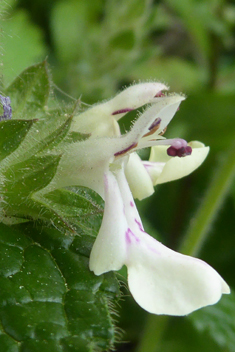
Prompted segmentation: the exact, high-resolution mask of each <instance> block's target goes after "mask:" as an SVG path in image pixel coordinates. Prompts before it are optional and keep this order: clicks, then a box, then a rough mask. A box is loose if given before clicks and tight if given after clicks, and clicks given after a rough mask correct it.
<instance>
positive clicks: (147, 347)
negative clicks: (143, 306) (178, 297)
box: [136, 314, 169, 352]
mask: <svg viewBox="0 0 235 352" xmlns="http://www.w3.org/2000/svg"><path fill="white" fill-rule="evenodd" d="M168 320H169V317H168V316H167V315H153V314H148V316H147V319H146V323H145V327H144V331H143V335H142V339H141V341H140V344H139V346H138V348H137V351H136V352H157V349H158V347H159V345H158V343H159V341H161V338H162V335H163V333H164V331H165V329H166V326H167V323H168Z"/></svg>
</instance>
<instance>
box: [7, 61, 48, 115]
mask: <svg viewBox="0 0 235 352" xmlns="http://www.w3.org/2000/svg"><path fill="white" fill-rule="evenodd" d="M49 92H50V81H49V75H48V69H47V64H46V61H43V62H42V63H39V64H36V65H33V66H30V67H29V68H27V69H26V70H25V71H23V72H22V73H21V74H20V75H19V76H18V77H17V78H16V79H15V80H14V81H13V82H12V84H11V85H10V86H9V87H8V88H7V89H6V92H5V94H6V95H8V96H9V97H10V99H11V102H12V115H13V118H17V119H19V118H22V119H25V118H28V119H32V118H35V117H36V115H37V113H38V111H39V110H42V109H43V108H44V106H45V105H46V103H47V100H48V98H49Z"/></svg>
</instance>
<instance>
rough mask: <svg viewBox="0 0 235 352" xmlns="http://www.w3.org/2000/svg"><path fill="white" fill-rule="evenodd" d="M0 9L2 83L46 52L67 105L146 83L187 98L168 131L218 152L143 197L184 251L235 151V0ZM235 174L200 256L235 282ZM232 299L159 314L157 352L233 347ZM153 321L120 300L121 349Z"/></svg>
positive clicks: (164, 236)
mask: <svg viewBox="0 0 235 352" xmlns="http://www.w3.org/2000/svg"><path fill="white" fill-rule="evenodd" d="M0 7H1V17H2V21H1V31H2V32H1V54H2V60H1V61H2V81H1V84H2V86H7V85H8V84H9V83H10V82H11V80H12V79H13V78H14V77H15V76H17V75H18V74H20V72H21V71H22V70H23V69H25V68H26V67H27V66H29V65H31V64H34V63H36V62H39V61H40V60H43V59H45V58H46V57H47V60H48V62H49V64H50V70H51V75H52V77H53V81H54V82H55V84H56V86H58V87H59V88H60V89H61V90H63V91H65V92H66V94H68V95H69V96H71V98H69V97H68V96H66V95H65V94H62V93H61V92H60V90H58V89H56V87H55V92H56V96H57V99H63V100H65V101H68V102H70V101H71V100H72V98H76V99H77V98H79V97H81V99H82V101H83V102H85V103H88V104H92V103H94V102H97V101H99V100H102V99H107V98H110V97H111V96H113V95H114V94H115V93H116V92H117V91H119V90H120V89H121V88H122V87H123V86H126V85H129V84H131V83H132V82H134V81H135V82H138V81H139V80H141V81H148V80H155V81H161V82H165V83H167V84H168V85H169V86H170V88H171V91H176V92H183V93H185V94H186V95H187V100H186V101H185V102H184V103H183V104H182V105H181V108H180V111H179V112H178V113H177V116H176V117H175V119H174V120H173V121H172V123H171V125H170V126H169V127H168V131H167V133H166V137H169V138H171V137H181V138H185V139H187V140H195V139H197V140H200V141H202V142H204V143H205V144H206V145H209V146H210V148H211V150H210V154H209V156H208V158H207V160H206V161H205V163H204V164H203V165H202V166H201V167H200V169H199V170H197V171H196V172H195V173H193V174H192V175H190V176H189V177H187V178H185V179H183V180H179V181H174V182H172V183H169V184H165V185H161V186H158V187H157V189H156V192H155V195H154V196H152V197H150V198H149V199H147V200H144V201H142V202H138V207H139V209H140V211H141V215H142V217H143V219H144V223H145V227H146V229H147V230H148V231H149V233H150V234H151V235H153V236H155V237H157V238H160V239H161V241H162V242H163V243H165V244H166V245H168V246H170V247H171V248H173V249H177V248H178V247H179V245H180V243H181V241H182V239H183V236H184V234H185V233H187V229H188V227H189V225H190V224H192V221H193V219H194V218H195V215H196V214H197V209H198V208H200V206H201V205H202V206H203V204H204V203H203V202H204V200H205V198H204V197H205V194H206V192H207V189H208V187H210V184H211V182H212V181H213V179H215V178H216V177H217V174H218V173H219V172H221V168H223V162H224V160H226V158H228V153H229V150H233V149H234V140H235V3H234V1H232V0H231V1H223V0H180V1H177V0H175V1H174V0H162V1H157V0H155V1H154V0H91V1H84V0H33V1H32V0H18V1H17V0H8V1H1V2H0ZM123 123H124V122H121V124H123ZM231 148H233V149H231ZM231 155H233V156H234V155H235V154H234V153H233V154H232V153H231ZM232 158H233V157H232ZM231 164H234V159H232V160H231ZM233 174H234V171H233V172H231V175H230V178H229V181H228V183H229V186H228V187H227V188H226V191H224V192H223V193H222V195H221V199H220V200H218V199H215V200H213V202H215V203H216V202H218V206H217V210H219V211H218V212H216V217H215V216H212V217H211V219H210V220H213V222H211V223H210V226H209V227H208V228H207V229H206V234H207V235H208V236H206V241H205V243H204V245H203V248H202V249H201V250H200V252H199V253H197V254H198V256H199V257H200V258H203V259H204V260H206V261H207V262H208V263H209V264H211V265H212V266H213V267H214V268H215V269H216V270H217V271H219V273H220V274H221V275H222V276H223V277H224V279H225V280H226V281H227V282H228V283H229V285H230V286H231V287H232V288H233V287H234V286H235V276H234V269H235V245H234V235H235V184H234V180H233V182H232V176H233ZM215 188H216V187H215ZM217 198H219V196H218V197H217ZM209 206H211V207H212V208H213V204H209ZM215 208H216V207H215ZM125 294H127V292H126V291H125ZM225 300H226V301H225ZM225 300H224V301H223V300H222V302H221V303H220V306H219V307H221V310H219V312H217V313H218V314H217V315H216V312H214V311H212V312H211V311H210V308H209V309H208V310H202V311H201V313H199V314H198V313H193V314H192V315H191V316H190V317H189V318H172V319H170V321H168V322H167V325H166V324H165V323H164V318H162V317H160V318H156V321H155V322H154V323H155V324H156V332H158V331H159V336H158V337H157V336H156V341H158V345H156V351H161V352H168V351H169V352H178V351H180V352H184V351H189V350H190V351H199V350H200V351H202V352H204V351H205V352H210V351H215V352H216V351H218V352H219V351H229V352H230V351H231V352H233V351H235V301H234V296H230V298H228V299H227V298H225ZM204 312H205V313H204ZM221 312H222V313H224V312H227V315H226V314H225V313H224V314H225V315H223V314H222V313H221ZM149 319H151V318H149V316H148V315H147V313H145V312H144V311H143V310H141V309H140V308H139V307H138V306H137V304H136V303H135V302H134V301H133V299H132V298H130V297H127V298H126V299H125V300H123V301H122V302H121V303H120V318H119V322H118V326H119V327H120V328H121V329H123V330H124V331H125V332H124V333H123V334H122V337H121V340H122V341H125V343H119V344H118V345H117V351H118V352H121V351H130V352H131V351H136V348H137V346H138V343H139V341H140V340H141V333H142V332H143V330H144V327H145V326H146V325H145V324H149ZM157 319H158V320H157ZM215 321H217V323H218V324H216V323H214V322H215ZM164 324H165V325H164ZM226 324H227V325H226ZM150 325H151V324H150ZM151 326H153V324H152V325H151ZM145 335H146V333H145ZM156 335H157V333H156ZM150 338H151V337H150ZM156 343H157V342H156ZM142 352H148V351H142Z"/></svg>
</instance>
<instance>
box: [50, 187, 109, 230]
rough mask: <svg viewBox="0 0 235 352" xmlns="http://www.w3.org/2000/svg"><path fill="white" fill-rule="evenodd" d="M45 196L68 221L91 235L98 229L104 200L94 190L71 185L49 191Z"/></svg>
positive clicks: (52, 206)
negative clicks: (70, 186)
mask: <svg viewBox="0 0 235 352" xmlns="http://www.w3.org/2000/svg"><path fill="white" fill-rule="evenodd" d="M45 198H46V199H48V200H49V204H50V207H51V208H52V209H54V210H55V211H56V213H58V214H60V216H61V217H62V218H64V219H66V220H67V221H68V222H69V223H73V224H77V225H78V226H79V227H81V228H83V229H86V232H89V234H91V235H92V234H93V235H94V231H95V232H97V231H98V229H99V227H100V224H101V217H102V215H103V207H104V202H103V200H102V198H101V197H100V196H99V195H98V194H96V193H95V192H94V191H92V190H89V189H88V188H85V187H72V188H68V189H60V190H55V191H53V192H50V193H48V194H46V195H45ZM88 227H89V229H88Z"/></svg>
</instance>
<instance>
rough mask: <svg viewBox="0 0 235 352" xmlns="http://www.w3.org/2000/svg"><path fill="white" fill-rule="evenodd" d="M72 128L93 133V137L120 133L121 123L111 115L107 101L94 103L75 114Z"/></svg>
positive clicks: (113, 135)
mask: <svg viewBox="0 0 235 352" xmlns="http://www.w3.org/2000/svg"><path fill="white" fill-rule="evenodd" d="M70 130H71V131H77V132H80V133H88V134H91V137H92V138H95V137H115V136H119V135H120V129H119V125H118V123H117V121H116V120H115V119H114V118H113V117H112V116H111V113H110V109H109V107H108V106H107V105H106V103H101V104H97V105H94V106H92V107H91V108H89V109H87V110H86V111H84V112H83V113H81V114H79V115H77V116H75V117H74V118H73V121H72V125H71V128H70Z"/></svg>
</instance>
